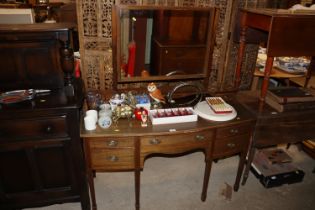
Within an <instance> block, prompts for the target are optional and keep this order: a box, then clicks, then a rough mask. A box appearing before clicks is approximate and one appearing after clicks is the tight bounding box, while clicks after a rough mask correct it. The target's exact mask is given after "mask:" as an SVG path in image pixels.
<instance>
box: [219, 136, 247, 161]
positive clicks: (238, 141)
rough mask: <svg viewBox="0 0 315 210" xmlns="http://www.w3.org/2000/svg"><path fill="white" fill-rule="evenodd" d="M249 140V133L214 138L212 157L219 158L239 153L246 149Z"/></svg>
mask: <svg viewBox="0 0 315 210" xmlns="http://www.w3.org/2000/svg"><path fill="white" fill-rule="evenodd" d="M249 141H250V134H249V133H248V134H244V135H240V136H236V137H231V138H222V139H216V141H215V142H214V150H213V157H214V158H219V157H224V156H229V155H234V154H236V153H239V152H241V151H243V150H245V149H247V147H248V144H249Z"/></svg>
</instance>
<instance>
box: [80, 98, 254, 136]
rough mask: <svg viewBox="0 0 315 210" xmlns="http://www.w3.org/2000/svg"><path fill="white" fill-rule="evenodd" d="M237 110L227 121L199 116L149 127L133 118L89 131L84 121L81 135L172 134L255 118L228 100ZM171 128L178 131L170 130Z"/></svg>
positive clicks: (240, 106)
mask: <svg viewBox="0 0 315 210" xmlns="http://www.w3.org/2000/svg"><path fill="white" fill-rule="evenodd" d="M228 103H229V104H231V105H232V106H233V107H234V108H235V109H236V111H237V117H236V118H235V119H233V120H230V121H226V122H215V121H210V120H205V119H202V118H201V117H198V121H196V122H188V123H177V124H165V125H152V124H151V122H149V123H148V127H141V125H140V121H136V120H134V119H131V120H130V121H128V120H127V119H120V120H119V122H118V124H117V126H115V125H114V123H113V124H112V125H111V127H110V128H108V129H102V128H100V127H99V126H97V128H96V130H93V131H87V130H85V129H84V125H83V122H82V125H81V137H83V138H85V137H106V136H143V135H155V134H159V135H161V134H172V133H185V132H196V131H201V130H204V129H208V128H220V127H225V126H229V125H235V124H238V123H240V122H247V121H248V122H251V121H253V120H254V119H255V117H254V116H253V115H251V114H250V113H249V112H248V111H247V110H246V109H245V108H244V107H243V106H242V105H240V104H239V103H237V102H230V101H229V102H228ZM170 129H175V130H176V131H173V132H170Z"/></svg>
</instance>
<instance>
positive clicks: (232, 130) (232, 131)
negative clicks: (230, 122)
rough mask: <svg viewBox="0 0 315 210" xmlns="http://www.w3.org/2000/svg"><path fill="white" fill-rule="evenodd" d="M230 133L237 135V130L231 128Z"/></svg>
mask: <svg viewBox="0 0 315 210" xmlns="http://www.w3.org/2000/svg"><path fill="white" fill-rule="evenodd" d="M230 133H233V134H237V133H238V129H235V128H232V129H231V130H230Z"/></svg>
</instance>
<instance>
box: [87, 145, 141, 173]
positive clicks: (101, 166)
mask: <svg viewBox="0 0 315 210" xmlns="http://www.w3.org/2000/svg"><path fill="white" fill-rule="evenodd" d="M90 152H91V168H92V169H93V170H105V171H111V170H127V169H134V167H135V164H134V162H135V161H134V149H91V151H90Z"/></svg>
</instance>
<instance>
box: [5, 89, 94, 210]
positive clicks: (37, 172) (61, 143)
mask: <svg viewBox="0 0 315 210" xmlns="http://www.w3.org/2000/svg"><path fill="white" fill-rule="evenodd" d="M81 105H82V96H81V97H80V96H78V98H77V99H76V100H71V99H70V98H67V97H66V96H65V95H64V92H62V91H61V92H59V91H57V92H52V93H51V94H50V95H47V96H42V97H36V98H35V99H34V100H32V101H26V102H22V103H20V104H10V105H2V106H1V108H0V200H1V202H0V208H1V209H19V208H25V207H32V206H42V205H49V204H54V203H62V202H70V201H71V202H74V201H80V202H81V204H82V209H89V197H88V192H87V184H86V180H85V176H84V164H83V163H84V161H83V153H82V148H81V143H80V137H79V124H78V122H79V121H80V119H79V117H80V113H79V111H80V107H81Z"/></svg>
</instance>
